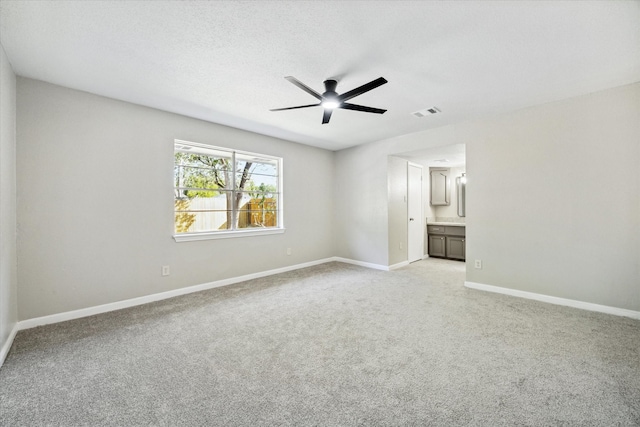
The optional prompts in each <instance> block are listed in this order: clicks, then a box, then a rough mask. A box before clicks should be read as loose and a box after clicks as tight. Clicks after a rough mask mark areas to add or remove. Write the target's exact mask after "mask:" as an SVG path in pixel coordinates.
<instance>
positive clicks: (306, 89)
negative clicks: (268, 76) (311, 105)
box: [285, 76, 322, 101]
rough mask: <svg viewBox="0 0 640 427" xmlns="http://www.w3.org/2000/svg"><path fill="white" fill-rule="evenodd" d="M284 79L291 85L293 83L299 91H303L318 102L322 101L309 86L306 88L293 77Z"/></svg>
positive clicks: (320, 96)
mask: <svg viewBox="0 0 640 427" xmlns="http://www.w3.org/2000/svg"><path fill="white" fill-rule="evenodd" d="M285 79H287V80H289V81H290V82H291V83H293V84H294V85H296V86H298V87H299V88H300V89H302V90H303V91H305V92H307V93H308V94H309V95H311V96H313V97H314V98H316V99H319V100H320V101H322V95H320V94H319V93H318V92H316V91H315V90H313V89H311V88H310V87H309V86H307V85H306V84H304V83H302V82H301V81H300V80H298V79H296V78H295V77H293V76H287V77H285Z"/></svg>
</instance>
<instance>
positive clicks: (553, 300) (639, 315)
mask: <svg viewBox="0 0 640 427" xmlns="http://www.w3.org/2000/svg"><path fill="white" fill-rule="evenodd" d="M464 285H465V286H466V287H467V288H471V289H477V290H480V291H487V292H495V293H498V294H504V295H510V296H514V297H519V298H526V299H532V300H536V301H541V302H548V303H550V304H556V305H564V306H567V307H573V308H579V309H582V310H589V311H597V312H599V313H607V314H613V315H616V316H624V317H631V318H632V319H638V320H640V311H633V310H627V309H624V308H618V307H610V306H608V305H600V304H593V303H590V302H584V301H577V300H572V299H567V298H558V297H552V296H549V295H543V294H536V293H533V292H526V291H519V290H516V289H509V288H502V287H499V286H492V285H485V284H483V283H475V282H464Z"/></svg>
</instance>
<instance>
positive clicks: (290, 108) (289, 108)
mask: <svg viewBox="0 0 640 427" xmlns="http://www.w3.org/2000/svg"><path fill="white" fill-rule="evenodd" d="M318 105H320V104H309V105H298V106H297V107H286V108H274V109H271V110H269V111H283V110H296V109H298V108H307V107H317V106H318Z"/></svg>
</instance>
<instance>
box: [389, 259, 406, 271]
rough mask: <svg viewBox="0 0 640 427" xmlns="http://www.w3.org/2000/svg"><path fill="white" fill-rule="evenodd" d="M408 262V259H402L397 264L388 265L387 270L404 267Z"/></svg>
mask: <svg viewBox="0 0 640 427" xmlns="http://www.w3.org/2000/svg"><path fill="white" fill-rule="evenodd" d="M409 264H410V263H409V261H402V262H399V263H397V264H393V265H390V266H389V267H388V268H389V271H391V270H397V269H399V268H402V267H406V266H407V265H409Z"/></svg>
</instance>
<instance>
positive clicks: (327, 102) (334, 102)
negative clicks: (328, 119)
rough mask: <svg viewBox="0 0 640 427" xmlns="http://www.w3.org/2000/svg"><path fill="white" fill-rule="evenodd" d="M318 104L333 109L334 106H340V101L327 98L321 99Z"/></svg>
mask: <svg viewBox="0 0 640 427" xmlns="http://www.w3.org/2000/svg"><path fill="white" fill-rule="evenodd" d="M320 105H322V106H323V107H324V108H328V109H330V110H333V109H334V108H338V107H339V106H340V102H338V101H337V100H335V99H331V98H329V99H324V100H322V103H321V104H320Z"/></svg>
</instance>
